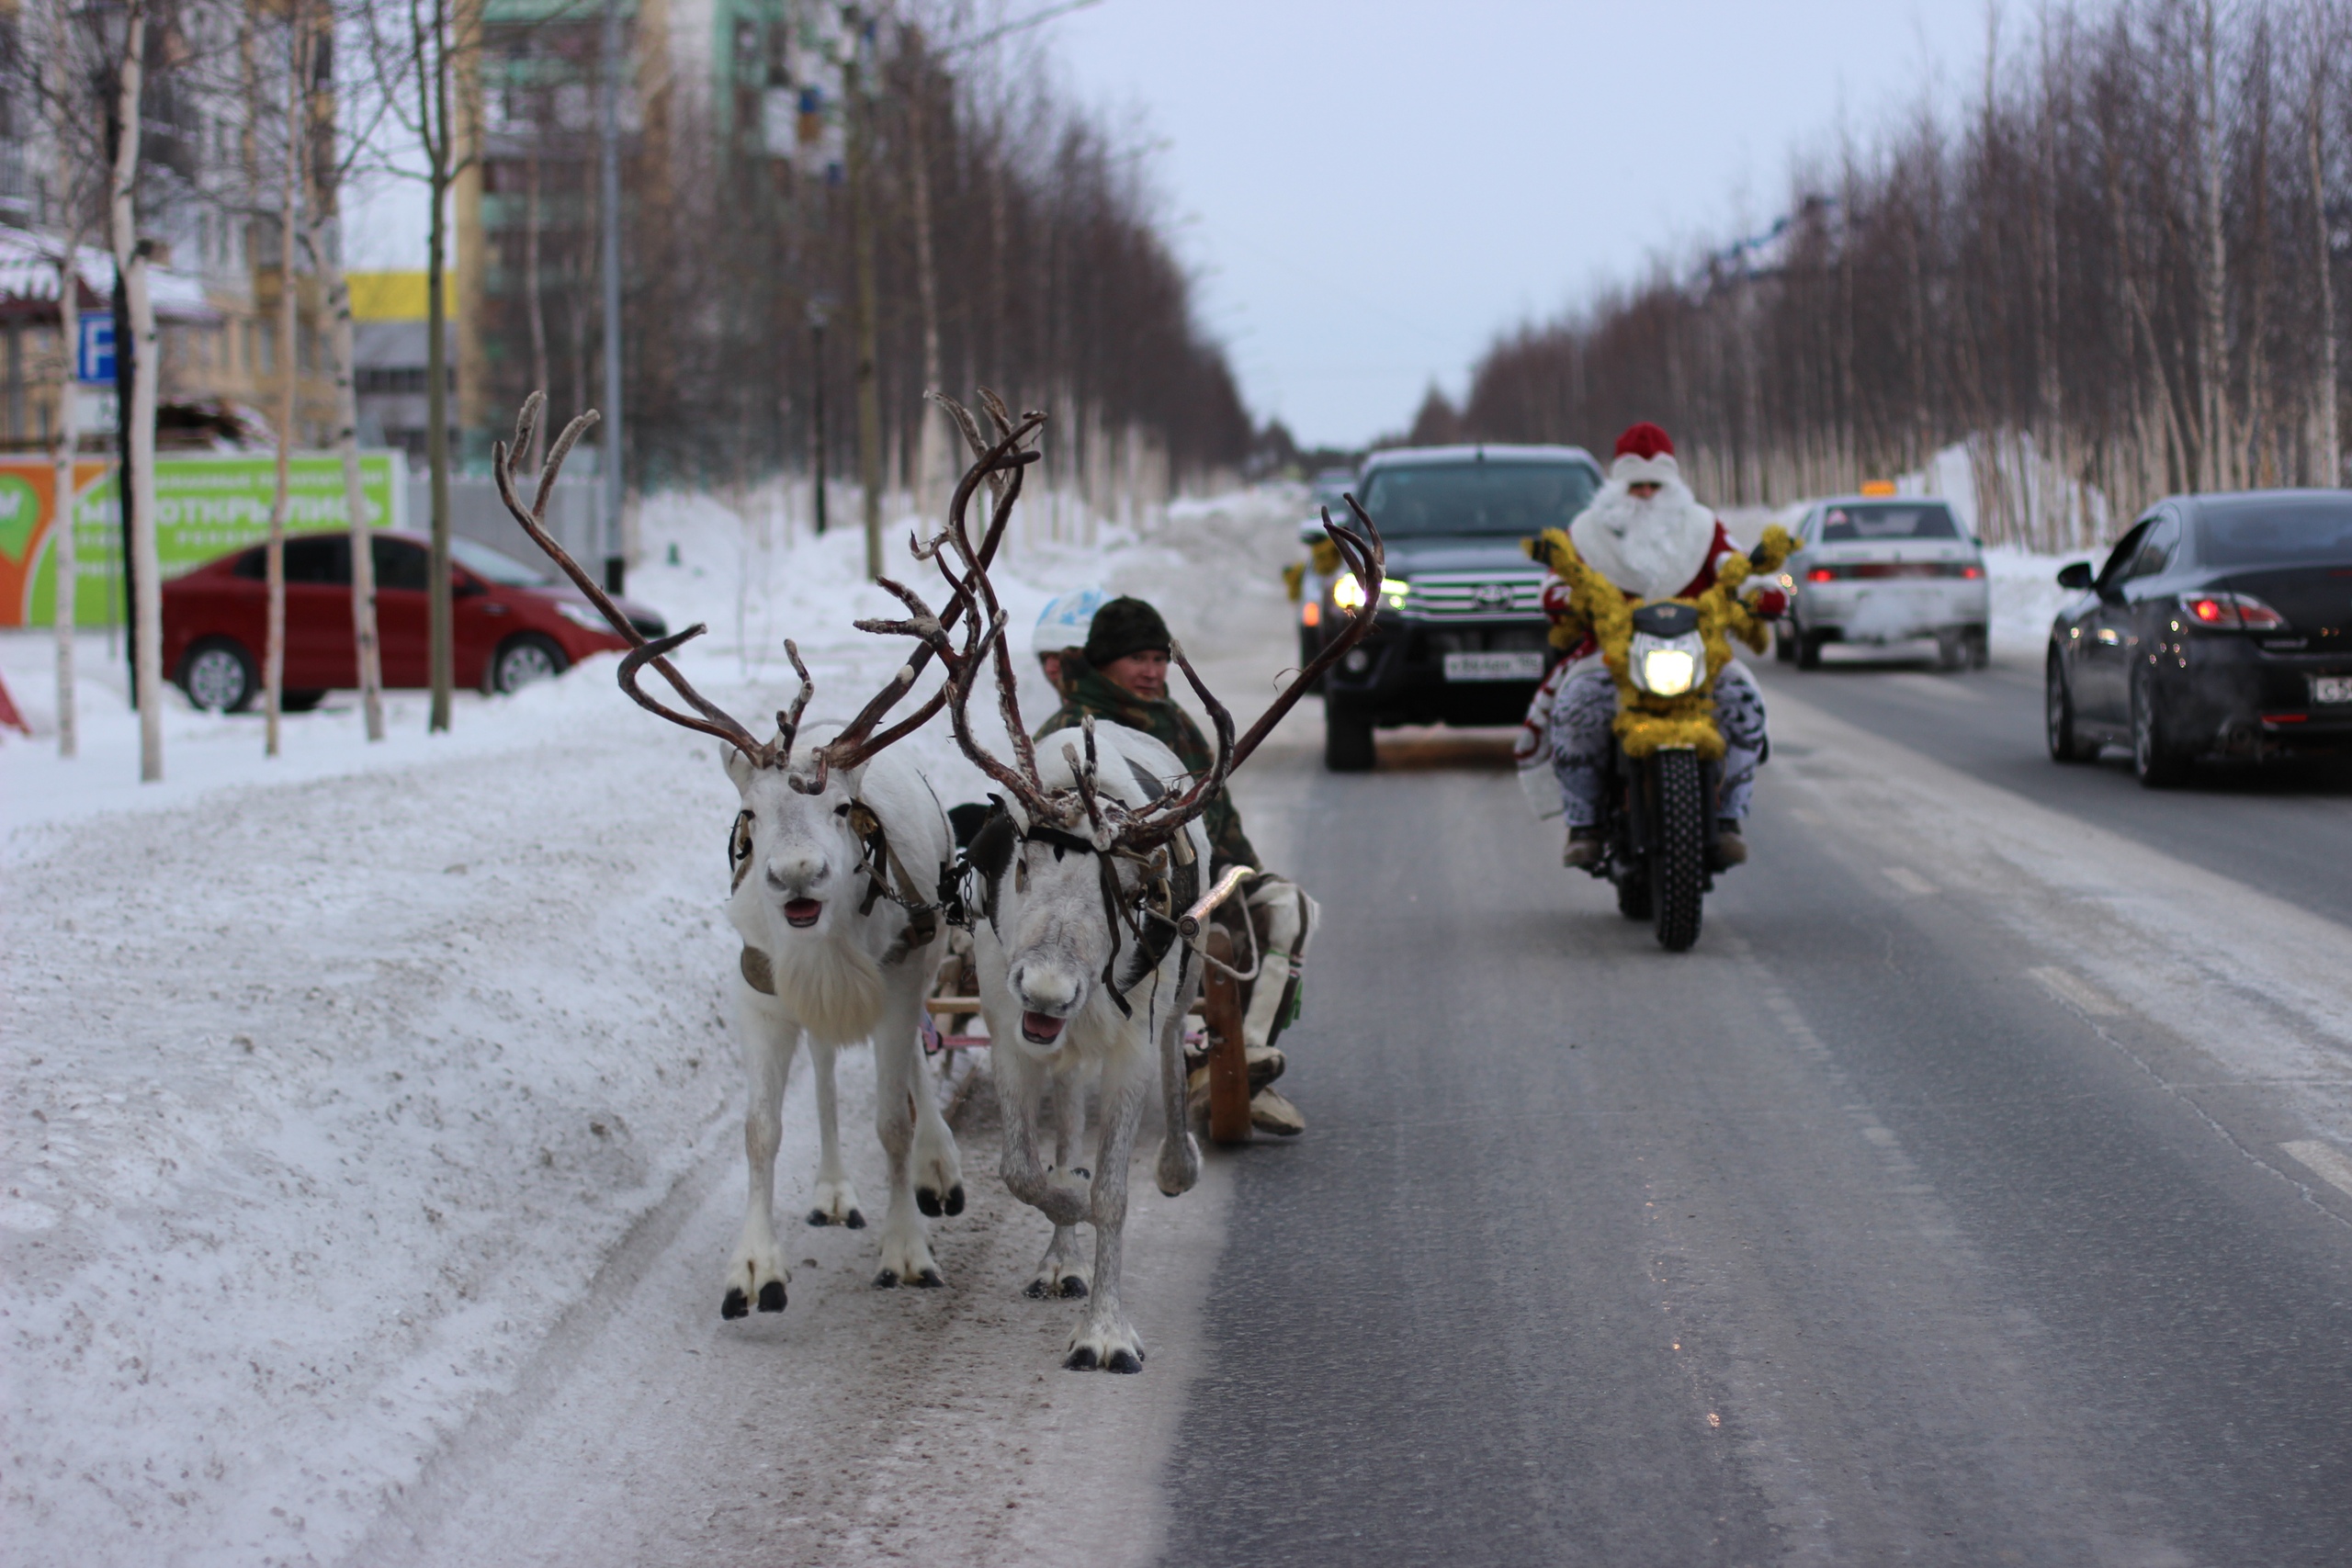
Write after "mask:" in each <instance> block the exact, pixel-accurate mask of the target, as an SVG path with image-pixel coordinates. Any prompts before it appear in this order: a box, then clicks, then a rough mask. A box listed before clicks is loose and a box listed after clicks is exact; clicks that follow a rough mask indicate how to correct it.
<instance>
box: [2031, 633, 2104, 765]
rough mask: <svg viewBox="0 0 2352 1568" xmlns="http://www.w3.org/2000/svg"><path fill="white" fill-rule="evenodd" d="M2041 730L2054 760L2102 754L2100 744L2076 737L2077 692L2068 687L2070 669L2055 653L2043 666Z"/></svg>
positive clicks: (2091, 756)
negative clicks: (2099, 751) (2062, 663)
mask: <svg viewBox="0 0 2352 1568" xmlns="http://www.w3.org/2000/svg"><path fill="white" fill-rule="evenodd" d="M2041 731H2042V735H2043V737H2044V739H2047V740H2048V741H2049V743H2050V760H2051V761H2053V762H2087V761H2091V759H2092V758H2094V757H2096V756H2098V747H2096V746H2090V745H2086V744H2085V743H2084V742H2083V741H2082V740H2080V739H2077V738H2076V737H2075V695H2074V694H2073V693H2072V692H2070V691H2068V690H2067V689H2066V671H2065V670H2064V668H2063V667H2061V666H2060V664H2059V662H2058V656H2057V655H2056V654H2054V653H2053V654H2052V655H2051V656H2050V659H2049V661H2048V662H2047V663H2046V664H2044V665H2043V666H2042V673H2041Z"/></svg>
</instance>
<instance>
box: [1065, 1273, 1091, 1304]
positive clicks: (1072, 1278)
mask: <svg viewBox="0 0 2352 1568" xmlns="http://www.w3.org/2000/svg"><path fill="white" fill-rule="evenodd" d="M1085 1294H1086V1281H1085V1280H1082V1279H1080V1278H1079V1277H1078V1276H1077V1275H1075V1274H1065V1275H1063V1276H1062V1299H1063V1300H1064V1301H1077V1300H1079V1299H1080V1297H1082V1296H1084V1295H1085Z"/></svg>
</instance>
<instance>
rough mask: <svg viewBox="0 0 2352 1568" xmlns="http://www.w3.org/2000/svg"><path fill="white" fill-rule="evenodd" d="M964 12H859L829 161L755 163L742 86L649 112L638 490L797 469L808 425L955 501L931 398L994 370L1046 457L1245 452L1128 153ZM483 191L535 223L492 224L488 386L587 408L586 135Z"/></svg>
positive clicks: (840, 447) (1239, 423) (632, 369)
mask: <svg viewBox="0 0 2352 1568" xmlns="http://www.w3.org/2000/svg"><path fill="white" fill-rule="evenodd" d="M976 27H977V24H976V23H974V22H973V21H972V19H971V17H969V16H968V15H958V14H957V13H956V11H954V10H952V9H950V10H943V11H941V13H940V14H939V15H938V16H936V17H933V25H932V26H931V27H930V28H924V27H921V26H918V25H916V24H915V23H914V22H913V21H912V20H911V19H910V18H908V17H905V16H904V14H903V13H902V17H901V21H900V23H899V25H896V26H882V27H877V28H875V29H874V30H873V35H872V41H871V43H870V45H869V47H868V52H867V53H866V55H865V56H864V57H862V58H863V60H864V63H863V65H862V67H861V70H860V72H857V73H853V74H852V77H851V85H850V102H849V104H848V106H847V112H848V115H849V117H850V120H851V125H850V134H849V137H848V142H849V156H848V158H847V160H846V166H845V167H844V168H842V170H840V171H839V172H838V173H837V174H836V175H834V177H831V178H828V177H826V175H824V174H823V173H822V172H821V171H812V169H811V168H810V167H809V165H808V164H806V163H799V164H796V163H794V162H790V161H787V160H785V159H781V158H777V157H775V156H771V155H770V154H769V150H768V149H766V148H764V147H763V145H762V140H761V139H762V130H763V127H762V124H761V120H760V118H759V113H758V110H757V107H756V105H755V104H745V105H730V104H729V103H726V102H724V101H721V100H719V99H718V98H713V99H711V100H707V101H704V100H697V99H695V98H693V97H689V96H684V95H679V96H676V97H675V98H674V99H673V101H669V102H666V103H649V104H648V105H646V106H645V109H644V114H645V122H646V125H647V128H648V130H649V131H650V130H654V129H655V128H656V127H658V128H659V129H660V130H661V132H662V134H661V135H659V136H658V137H656V136H654V135H651V134H648V135H646V136H643V137H641V138H639V140H638V141H636V143H635V145H634V148H633V151H632V152H631V153H630V155H629V161H628V165H627V170H626V178H625V186H626V191H625V196H624V200H625V203H626V209H627V217H628V222H627V226H626V228H625V230H624V240H623V246H624V265H623V269H622V271H623V277H624V280H625V288H626V301H625V310H624V319H625V327H624V342H623V345H622V350H623V363H624V366H625V369H626V393H627V402H628V411H629V425H628V446H629V450H628V454H627V461H626V468H627V471H628V473H629V475H630V476H631V482H632V487H633V488H636V489H639V490H645V489H651V488H656V487H659V486H662V485H666V484H685V485H707V484H712V483H722V482H723V483H730V484H733V483H742V482H745V481H748V480H752V479H758V478H760V477H762V476H763V475H766V474H771V473H774V472H776V471H778V470H781V469H794V470H803V469H806V468H809V467H813V466H815V459H817V458H818V457H819V454H818V453H817V452H816V451H815V450H814V447H815V446H816V445H817V444H818V443H819V442H820V441H821V443H822V445H823V447H824V451H823V453H822V463H823V467H824V468H825V469H826V470H827V471H829V472H831V473H833V474H836V475H853V476H856V477H858V478H860V479H867V480H868V481H869V482H868V486H867V488H868V490H869V491H871V490H872V489H873V485H872V483H871V480H872V479H879V480H880V482H881V483H882V484H883V485H884V486H887V487H888V488H892V489H897V488H900V487H903V488H906V489H908V490H910V491H915V492H917V493H922V492H925V491H938V492H939V493H942V494H944V474H945V469H946V464H947V462H948V461H949V457H948V451H947V440H946V436H945V433H944V431H942V430H940V429H939V428H938V427H937V426H936V425H933V426H932V427H931V428H930V430H929V431H928V432H927V431H926V429H925V421H926V413H925V410H926V406H927V405H926V404H925V401H924V398H923V394H924V392H925V391H926V390H927V389H933V388H944V387H969V386H972V385H975V384H983V383H984V384H987V385H989V386H990V387H993V388H995V389H998V390H1000V391H1001V393H1002V394H1003V395H1004V396H1005V397H1006V398H1007V399H1008V400H1010V401H1011V402H1012V405H1013V406H1015V407H1039V408H1051V409H1052V410H1053V412H1054V422H1053V425H1052V434H1050V435H1049V436H1048V438H1047V441H1046V446H1047V447H1048V448H1049V453H1050V460H1052V461H1055V462H1056V463H1057V464H1067V465H1068V466H1069V469H1070V470H1071V471H1073V472H1089V471H1098V470H1101V469H1103V468H1106V467H1107V466H1108V465H1111V464H1114V463H1117V462H1126V461H1130V460H1131V459H1132V455H1133V453H1134V450H1135V446H1136V442H1137V441H1138V440H1139V439H1140V440H1143V441H1148V444H1149V446H1150V448H1151V451H1152V459H1151V460H1152V461H1153V462H1154V463H1155V464H1158V463H1163V462H1164V463H1165V464H1166V465H1168V466H1169V467H1170V468H1172V469H1173V471H1174V473H1175V474H1176V475H1177V476H1178V477H1179V478H1183V477H1193V476H1198V475H1201V474H1203V473H1205V472H1207V471H1209V470H1212V469H1216V468H1227V467H1235V466H1238V464H1239V463H1240V462H1241V461H1242V460H1243V459H1244V458H1245V457H1246V456H1247V454H1248V452H1249V449H1250V441H1251V436H1252V429H1251V425H1250V418H1249V415H1248V413H1247V412H1246V410H1245V409H1244V407H1243V405H1242V402H1241V399H1240V396H1239V393H1238V388H1237V386H1236V383H1235V381H1234V378H1233V376H1232V374H1231V371H1230V369H1229V368H1228V367H1227V362H1226V360H1225V357H1224V355H1223V353H1222V351H1221V350H1220V349H1219V348H1218V347H1217V346H1216V344H1213V343H1212V342H1210V341H1209V340H1208V339H1207V338H1206V337H1205V336H1204V334H1203V333H1201V331H1200V330H1199V328H1198V326H1197V324H1196V322H1195V321H1194V318H1193V310H1192V289H1191V284H1190V279H1189V278H1188V276H1187V275H1186V273H1185V271H1184V269H1183V267H1182V265H1180V264H1179V262H1178V260H1177V259H1176V257H1175V255H1174V254H1173V253H1172V251H1171V250H1170V245H1169V243H1168V241H1167V238H1166V233H1165V227H1164V225H1163V223H1162V222H1161V221H1160V219H1159V213H1158V212H1157V210H1156V209H1155V206H1154V203H1153V200H1152V198H1151V196H1150V193H1149V190H1148V186H1147V184H1146V182H1145V179H1144V175H1143V171H1142V168H1141V166H1140V161H1139V158H1138V156H1137V154H1136V152H1135V151H1134V150H1132V149H1128V148H1123V147H1121V146H1120V145H1119V144H1118V142H1117V141H1116V139H1115V138H1114V135H1113V133H1112V132H1111V131H1110V130H1108V129H1106V127H1105V126H1104V125H1103V123H1102V122H1101V121H1100V120H1099V119H1098V118H1095V117H1093V116H1091V115H1090V114H1088V113H1086V112H1083V111H1081V110H1079V109H1077V108H1074V107H1071V106H1069V104H1067V103H1065V102H1063V101H1061V100H1060V99H1059V98H1057V96H1055V94H1054V93H1053V92H1052V91H1051V90H1050V89H1049V88H1047V87H1046V86H1043V85H1040V83H1041V82H1042V81H1043V80H1044V75H1045V73H1043V72H1041V71H1040V70H1039V69H1038V68H1037V66H1038V62H1037V60H1036V59H1035V56H1033V55H1028V54H1025V53H1024V52H1023V51H1020V50H1017V49H1014V48H1012V47H1010V46H1003V45H1000V46H998V47H996V48H994V49H990V50H985V51H983V50H977V49H972V48H969V47H967V43H966V42H965V41H964V38H965V37H967V36H968V35H969V34H970V33H971V32H972V31H973V30H975V28H976ZM933 32H937V33H938V34H940V35H941V36H940V37H939V38H938V39H936V40H934V39H933ZM959 35H961V36H959ZM542 47H543V48H545V49H546V50H548V51H551V52H552V51H560V50H561V49H562V47H563V44H562V40H561V39H560V37H558V36H557V35H555V34H554V33H552V32H549V33H548V34H546V35H545V39H544V42H543V45H542ZM578 69H579V70H580V71H582V72H584V70H585V67H584V65H582V66H581V67H579V68H578ZM535 118H537V119H538V122H539V123H540V124H541V125H542V126H551V125H554V124H555V123H556V122H557V121H558V120H559V119H560V114H559V113H557V112H556V111H555V110H553V109H549V110H547V111H544V113H543V114H541V115H535ZM495 141H496V139H495V137H493V142H495ZM485 188H486V189H488V190H490V191H492V192H493V193H495V194H499V195H501V196H502V197H503V198H504V199H505V200H506V202H507V203H508V208H507V209H508V210H509V211H512V210H514V209H515V207H517V206H523V205H526V206H527V209H528V210H529V211H530V212H531V213H532V214H533V215H535V217H536V218H537V221H536V222H532V223H526V224H522V225H516V226H515V227H514V228H512V229H510V230H509V231H508V232H507V233H506V234H505V235H504V236H503V238H502V239H500V240H499V241H497V242H496V243H495V246H496V248H495V250H494V252H493V255H492V265H493V267H494V268H496V269H498V271H500V272H501V273H503V276H504V278H505V279H506V280H507V281H506V284H505V286H504V287H503V288H500V289H497V290H494V291H493V292H492V295H491V297H490V298H489V299H486V300H485V303H484V318H483V327H484V336H485V340H486V342H485V347H486V353H485V354H484V356H483V370H484V376H483V378H482V380H481V387H482V403H483V405H484V406H485V407H486V408H488V409H491V410H498V409H506V408H512V407H514V406H515V403H516V402H517V401H519V400H520V399H521V398H522V397H523V396H524V395H525V393H526V391H528V390H529V389H531V388H532V387H533V386H534V385H537V384H546V383H550V382H551V383H552V387H551V390H553V391H554V392H556V393H557V394H559V395H563V394H567V393H568V394H569V395H570V397H571V400H572V401H573V402H574V403H578V402H581V401H582V400H584V398H585V397H586V395H587V394H588V392H589V390H590V389H593V388H594V386H596V385H597V384H598V378H599V377H600V375H601V369H600V367H601V364H602V346H601V341H600V334H599V332H598V329H597V323H596V311H595V305H594V291H595V289H596V288H597V285H598V277H597V272H596V266H595V262H594V250H595V240H594V220H595V218H596V204H597V197H596V192H595V164H594V148H593V137H592V136H590V135H588V134H585V133H584V132H575V133H573V134H571V135H569V136H566V135H565V134H562V133H561V132H560V130H551V131H547V132H544V133H542V134H539V135H538V136H537V137H536V139H535V140H534V141H533V143H532V145H531V146H530V147H529V148H528V149H527V150H526V149H525V148H523V147H521V146H513V147H509V148H508V149H507V150H506V151H505V152H503V154H500V155H498V156H497V157H496V159H495V161H494V162H492V164H490V165H489V166H488V167H487V168H486V170H485ZM862 251H864V252H865V254H861V252H862ZM869 279H870V288H869ZM869 312H870V318H871V324H870V326H869V325H868V324H867V321H866V320H865V317H866V316H867V315H868V313H869ZM869 353H870V365H871V370H870V372H867V371H866V370H865V366H866V365H867V363H869ZM869 388H870V389H871V400H870V410H869V409H867V408H863V407H861V405H862V404H863V403H865V402H866V401H867V399H866V396H865V394H866V392H867V389H869ZM820 402H821V405H822V409H823V413H822V418H821V420H820V416H819V408H820ZM862 425H864V428H861V426H862ZM869 470H870V471H869Z"/></svg>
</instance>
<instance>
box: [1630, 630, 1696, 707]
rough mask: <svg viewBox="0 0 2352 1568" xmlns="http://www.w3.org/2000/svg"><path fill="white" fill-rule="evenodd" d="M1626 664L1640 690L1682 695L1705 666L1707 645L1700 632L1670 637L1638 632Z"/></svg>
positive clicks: (1653, 694)
mask: <svg viewBox="0 0 2352 1568" xmlns="http://www.w3.org/2000/svg"><path fill="white" fill-rule="evenodd" d="M1626 663H1627V665H1628V666H1629V667H1630V669H1631V670H1632V672H1633V676H1634V687H1635V688H1636V689H1637V690H1640V691H1644V692H1647V693H1648V694H1650V695H1652V696H1654V697H1679V696H1680V695H1681V694H1683V693H1685V692H1687V691H1689V690H1690V689H1691V686H1692V685H1694V684H1695V683H1696V682H1698V679H1699V671H1702V670H1703V669H1704V668H1706V663H1707V646H1706V644H1705V643H1704V642H1702V641H1701V640H1700V637H1699V634H1698V633H1697V632H1686V633H1684V634H1683V635H1682V636H1680V637H1651V636H1649V635H1648V634H1647V633H1645V632H1635V633H1634V646H1633V648H1632V649H1631V650H1630V652H1629V653H1628V655H1627V658H1626Z"/></svg>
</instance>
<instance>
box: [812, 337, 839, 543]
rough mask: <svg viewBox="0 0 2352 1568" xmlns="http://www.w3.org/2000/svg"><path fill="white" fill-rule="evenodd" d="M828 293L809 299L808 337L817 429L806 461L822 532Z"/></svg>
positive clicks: (818, 531)
mask: <svg viewBox="0 0 2352 1568" xmlns="http://www.w3.org/2000/svg"><path fill="white" fill-rule="evenodd" d="M832 308H833V300H832V296H831V295H830V294H824V293H820V294H818V295H816V296H815V297H814V298H812V299H810V300H809V344H810V351H811V355H812V357H813V359H814V361H815V363H816V367H817V396H816V399H815V400H814V403H815V406H814V409H813V413H814V416H815V423H816V427H817V428H816V430H815V431H814V432H813V433H812V434H813V436H814V439H813V440H812V442H811V443H810V451H809V465H810V467H811V468H813V469H814V470H815V479H816V502H817V518H816V522H817V533H818V536H820V537H822V536H823V535H824V532H825V318H826V317H827V316H828V315H830V314H831V311H832Z"/></svg>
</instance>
